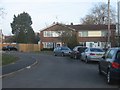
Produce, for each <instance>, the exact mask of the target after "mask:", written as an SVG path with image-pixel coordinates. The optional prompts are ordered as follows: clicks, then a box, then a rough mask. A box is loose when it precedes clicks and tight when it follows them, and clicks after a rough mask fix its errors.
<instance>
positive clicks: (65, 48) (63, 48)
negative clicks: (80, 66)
mask: <svg viewBox="0 0 120 90" xmlns="http://www.w3.org/2000/svg"><path fill="white" fill-rule="evenodd" d="M61 50H70V49H69V48H68V47H61Z"/></svg>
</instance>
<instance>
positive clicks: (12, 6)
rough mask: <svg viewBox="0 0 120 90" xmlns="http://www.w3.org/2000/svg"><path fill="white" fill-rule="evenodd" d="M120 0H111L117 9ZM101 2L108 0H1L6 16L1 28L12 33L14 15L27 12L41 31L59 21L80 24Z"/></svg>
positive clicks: (36, 28)
mask: <svg viewBox="0 0 120 90" xmlns="http://www.w3.org/2000/svg"><path fill="white" fill-rule="evenodd" d="M117 1H118V0H110V4H111V6H113V8H115V9H116V7H117V6H116V5H117V3H116V2H117ZM99 2H104V3H108V0H0V7H2V8H4V12H5V14H4V16H3V18H1V19H0V29H2V32H3V34H4V35H12V33H11V31H12V29H11V26H10V23H12V21H13V16H14V15H16V16H17V15H18V14H20V13H23V12H27V13H28V14H29V15H30V16H31V18H32V22H33V24H32V28H33V30H34V31H35V32H40V30H43V29H44V28H46V27H48V26H50V25H52V24H53V22H59V23H63V24H70V23H73V24H80V19H81V18H83V17H85V15H87V14H89V13H90V9H91V8H92V7H94V5H95V4H98V3H99Z"/></svg>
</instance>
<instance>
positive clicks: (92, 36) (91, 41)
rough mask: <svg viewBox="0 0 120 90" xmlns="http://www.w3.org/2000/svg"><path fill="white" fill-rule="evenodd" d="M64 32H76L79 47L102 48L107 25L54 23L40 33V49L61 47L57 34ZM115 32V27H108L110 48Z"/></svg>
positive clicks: (104, 42) (106, 36)
mask: <svg viewBox="0 0 120 90" xmlns="http://www.w3.org/2000/svg"><path fill="white" fill-rule="evenodd" d="M65 30H71V31H72V30H73V31H76V33H77V39H78V41H79V45H81V46H87V47H101V48H104V47H105V45H107V38H108V35H107V33H108V26H107V25H73V24H71V25H63V24H60V23H56V24H53V25H51V26H49V27H47V28H45V29H44V30H41V31H40V39H41V41H40V44H41V48H54V47H56V46H57V45H62V42H61V41H60V39H59V38H58V37H59V33H60V32H62V31H65ZM115 30H116V25H110V31H111V37H110V42H111V46H112V47H113V46H114V45H115Z"/></svg>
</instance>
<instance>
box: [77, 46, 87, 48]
mask: <svg viewBox="0 0 120 90" xmlns="http://www.w3.org/2000/svg"><path fill="white" fill-rule="evenodd" d="M75 47H83V48H87V47H86V46H75Z"/></svg>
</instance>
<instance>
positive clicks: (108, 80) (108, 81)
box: [106, 70, 112, 84]
mask: <svg viewBox="0 0 120 90" xmlns="http://www.w3.org/2000/svg"><path fill="white" fill-rule="evenodd" d="M106 78H107V83H108V84H112V78H111V72H110V70H108V72H107V77H106Z"/></svg>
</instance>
